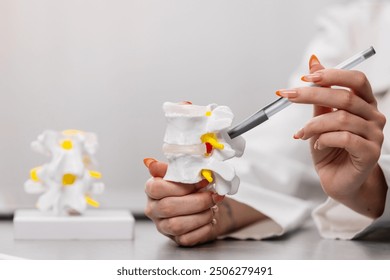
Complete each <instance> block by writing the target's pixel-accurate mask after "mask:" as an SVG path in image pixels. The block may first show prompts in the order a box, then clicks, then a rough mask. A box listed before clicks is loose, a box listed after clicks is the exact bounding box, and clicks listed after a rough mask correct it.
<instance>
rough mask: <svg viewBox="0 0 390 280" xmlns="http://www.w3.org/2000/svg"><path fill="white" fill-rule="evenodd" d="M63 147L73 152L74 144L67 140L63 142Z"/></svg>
mask: <svg viewBox="0 0 390 280" xmlns="http://www.w3.org/2000/svg"><path fill="white" fill-rule="evenodd" d="M61 147H62V148H63V149H64V150H71V149H72V148H73V142H72V140H70V139H65V140H62V141H61Z"/></svg>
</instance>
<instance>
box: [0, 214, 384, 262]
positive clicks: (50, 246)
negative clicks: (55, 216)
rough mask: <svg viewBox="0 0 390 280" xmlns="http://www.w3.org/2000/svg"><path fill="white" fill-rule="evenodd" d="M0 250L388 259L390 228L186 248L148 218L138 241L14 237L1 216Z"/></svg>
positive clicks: (55, 254) (110, 256)
mask: <svg viewBox="0 0 390 280" xmlns="http://www.w3.org/2000/svg"><path fill="white" fill-rule="evenodd" d="M0 254H6V255H12V256H17V257H21V258H27V259H40V260H42V259H44V260H51V259H53V260H62V259H65V260H71V259H76V260H100V259H105V260H126V259H128V260H132V259H135V260H158V259H161V260H172V259H175V260H176V259H179V260H181V259H183V260H194V259H196V260H212V259H218V260H225V259H226V260H234V259H247V260H253V259H258V260H264V259H267V260H312V259H314V260H328V259H331V260H341V259H349V260H357V259H363V260H378V259H381V260H388V259H390V232H382V233H376V234H374V235H371V236H368V237H366V238H365V239H362V240H354V241H342V240H327V239H322V238H321V237H320V236H319V235H318V232H317V230H316V228H315V227H314V225H313V223H311V222H308V223H307V224H306V225H304V226H303V227H302V228H300V229H299V230H297V231H295V232H291V233H289V234H287V235H285V236H283V237H279V238H274V239H269V240H263V241H254V240H243V241H238V240H218V241H216V242H212V243H207V244H204V245H201V246H197V247H192V248H184V247H180V246H177V245H176V244H175V243H173V242H172V241H171V240H169V239H168V238H166V237H165V236H163V235H161V234H160V233H158V232H157V230H156V228H155V226H154V224H153V223H152V222H151V221H149V220H144V219H140V220H137V221H136V227H135V238H134V240H108V241H107V240H87V241H85V240H84V241H81V240H69V241H49V240H45V241H37V240H15V239H14V237H13V223H12V221H11V220H1V221H0Z"/></svg>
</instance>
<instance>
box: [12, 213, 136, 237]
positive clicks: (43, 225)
mask: <svg viewBox="0 0 390 280" xmlns="http://www.w3.org/2000/svg"><path fill="white" fill-rule="evenodd" d="M134 227H135V219H134V217H133V215H132V214H131V213H130V211H128V210H107V209H105V210H104V209H96V210H95V209H88V210H87V211H86V212H85V213H84V214H83V215H80V216H55V215H53V214H52V213H44V212H41V211H39V210H36V209H26V210H17V211H16V212H15V216H14V238H15V239H30V240H71V239H74V240H118V239H133V238H134Z"/></svg>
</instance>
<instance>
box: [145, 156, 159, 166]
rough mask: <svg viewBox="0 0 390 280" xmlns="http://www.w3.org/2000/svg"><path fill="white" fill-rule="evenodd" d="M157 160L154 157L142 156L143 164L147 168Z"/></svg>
mask: <svg viewBox="0 0 390 280" xmlns="http://www.w3.org/2000/svg"><path fill="white" fill-rule="evenodd" d="M156 161H157V160H156V159H154V158H144V164H145V166H146V167H147V168H149V166H150V165H151V164H152V163H153V162H156Z"/></svg>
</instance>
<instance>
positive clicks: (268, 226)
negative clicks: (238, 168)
mask: <svg viewBox="0 0 390 280" xmlns="http://www.w3.org/2000/svg"><path fill="white" fill-rule="evenodd" d="M235 199H236V200H238V201H240V202H243V203H245V204H247V205H249V206H251V207H252V208H254V209H257V210H258V211H260V212H262V213H263V214H264V215H266V216H267V217H268V218H269V219H266V220H262V221H259V222H257V223H254V224H252V225H250V226H247V227H245V228H242V229H240V230H238V231H235V232H233V233H230V234H228V235H225V236H222V238H224V237H231V238H236V239H255V240H261V239H265V238H270V237H274V236H281V235H283V234H285V233H286V232H289V231H292V230H295V229H297V228H298V227H300V226H301V225H302V224H303V222H304V221H305V220H306V219H307V218H308V216H309V213H310V210H311V206H312V205H311V204H310V203H308V202H307V201H304V200H302V199H299V198H295V197H293V196H288V195H285V194H282V193H278V192H274V191H270V190H268V189H266V188H261V187H259V186H255V185H252V184H250V183H242V186H241V189H240V192H239V193H238V195H237V196H235Z"/></svg>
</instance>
